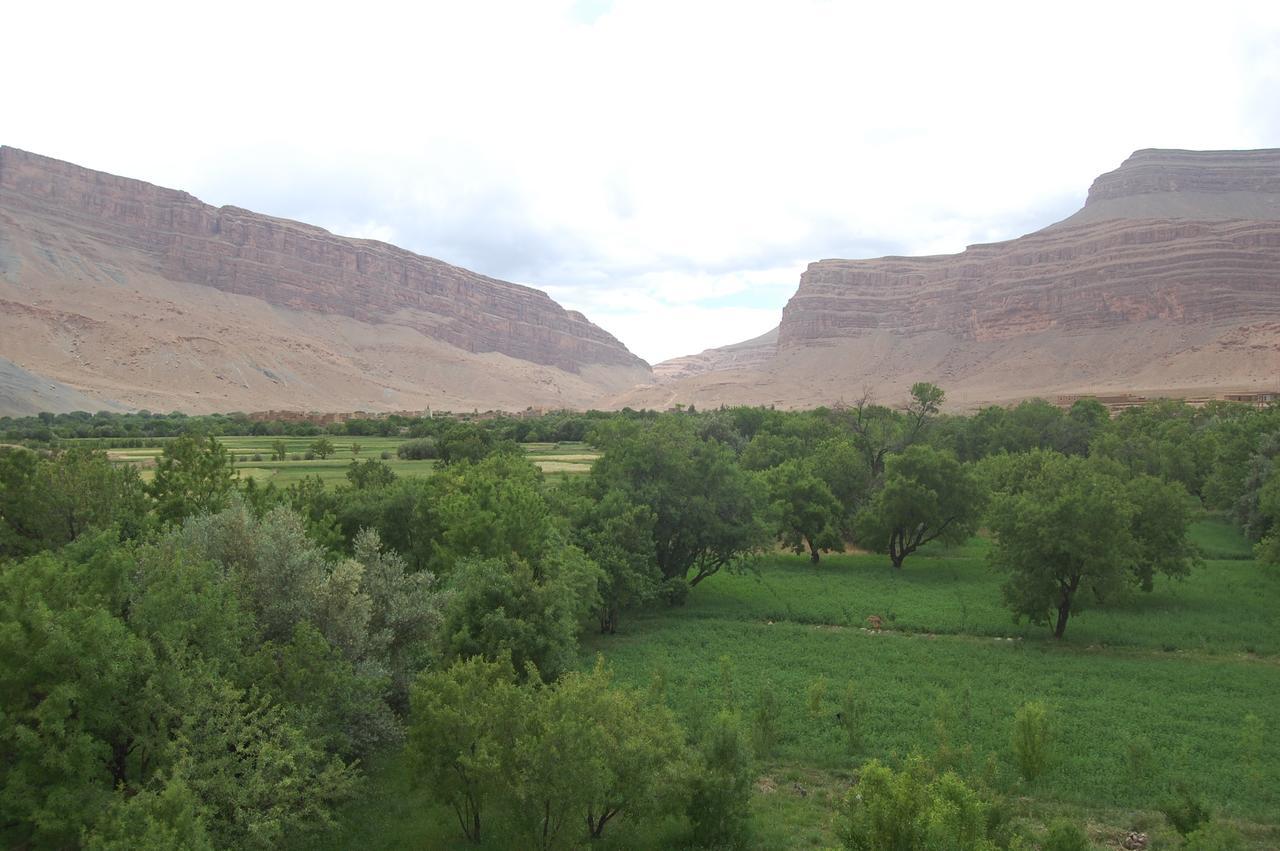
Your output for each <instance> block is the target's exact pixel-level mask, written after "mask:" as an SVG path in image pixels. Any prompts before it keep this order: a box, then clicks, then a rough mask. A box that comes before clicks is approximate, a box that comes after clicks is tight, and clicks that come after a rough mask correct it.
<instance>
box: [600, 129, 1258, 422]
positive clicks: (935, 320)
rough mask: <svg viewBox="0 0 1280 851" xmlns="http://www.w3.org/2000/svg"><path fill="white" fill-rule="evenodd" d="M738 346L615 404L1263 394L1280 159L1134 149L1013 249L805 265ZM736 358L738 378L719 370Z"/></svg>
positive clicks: (732, 368)
mask: <svg viewBox="0 0 1280 851" xmlns="http://www.w3.org/2000/svg"><path fill="white" fill-rule="evenodd" d="M754 342H755V341H749V342H748V343H741V344H738V346H737V347H727V348H725V349H719V350H712V351H711V352H704V353H702V354H701V355H698V356H695V358H696V362H697V365H698V366H702V367H709V368H702V369H696V370H686V371H685V372H684V373H683V374H681V375H679V376H677V377H676V379H675V380H674V381H669V382H666V383H664V384H663V385H662V386H660V387H653V388H648V389H643V390H639V391H635V392H632V393H630V394H628V395H627V396H626V397H625V398H624V399H622V400H620V401H623V402H625V403H626V404H631V405H633V406H636V405H643V404H647V403H652V404H655V405H665V404H674V403H684V404H691V403H692V404H697V405H699V406H706V405H712V404H718V403H731V404H732V403H743V402H752V401H758V402H764V403H769V404H778V405H788V406H812V405H820V404H832V403H837V402H839V401H840V400H841V399H844V400H849V399H854V398H859V397H860V396H861V395H862V393H863V391H864V390H871V391H872V392H873V393H876V394H878V395H879V397H880V398H882V399H892V398H897V397H900V396H901V395H902V394H903V393H904V392H905V387H907V386H909V384H910V383H911V382H912V381H917V380H928V381H935V382H937V383H939V384H942V385H943V386H944V387H946V388H947V389H948V391H949V392H950V395H951V398H953V399H954V400H957V401H960V402H962V403H966V404H978V403H983V402H998V401H1012V400H1015V399H1018V398H1025V397H1028V396H1037V395H1053V394H1055V393H1088V392H1130V391H1139V392H1148V393H1154V394H1168V395H1205V394H1206V393H1209V394H1212V393H1213V392H1214V391H1215V390H1221V391H1225V390H1229V389H1230V390H1234V389H1254V388H1266V389H1275V388H1276V387H1278V386H1280V150H1262V151H1167V150H1143V151H1138V152H1136V153H1135V154H1133V155H1132V156H1131V157H1130V158H1129V159H1127V160H1126V161H1125V162H1124V163H1123V164H1122V165H1121V167H1120V168H1118V169H1116V170H1115V171H1113V172H1109V173H1107V174H1104V175H1102V176H1101V177H1099V178H1098V179H1097V180H1096V181H1095V182H1094V184H1093V187H1092V188H1091V190H1090V192H1089V197H1088V201H1087V202H1086V204H1085V207H1084V208H1083V209H1082V210H1081V211H1080V212H1079V213H1077V214H1075V215H1073V216H1071V217H1070V218H1068V219H1066V220H1064V221H1062V222H1059V223H1057V224H1055V225H1051V226H1049V227H1047V228H1045V229H1043V230H1041V231H1038V232H1036V233H1032V234H1030V235H1028V236H1024V237H1021V238H1019V239H1015V240H1011V241H1008V242H1000V243H993V244H989V245H975V246H971V247H969V248H968V249H966V250H965V251H964V252H962V253H960V254H954V255H943V256H932V257H882V258H877V259H869V260H823V261H820V262H816V263H812V264H810V265H809V267H808V268H807V270H806V271H805V272H804V273H803V274H802V275H801V278H800V286H799V288H798V290H797V291H796V294H795V295H794V296H793V297H792V298H791V300H790V301H789V302H788V303H787V305H786V307H785V309H784V310H783V313H782V320H781V323H780V325H779V327H778V331H777V344H776V348H775V349H774V350H773V351H772V352H770V353H767V355H765V356H762V354H763V353H762V352H761V350H760V349H759V347H753V346H752V344H753V343H754ZM739 347H747V348H748V350H751V351H753V360H754V362H753V363H751V364H749V365H745V364H743V363H741V362H738V363H735V362H734V360H733V358H732V357H731V354H730V353H731V352H732V351H733V350H734V349H735V348H739ZM682 360H690V359H682ZM676 363H679V361H677V362H676Z"/></svg>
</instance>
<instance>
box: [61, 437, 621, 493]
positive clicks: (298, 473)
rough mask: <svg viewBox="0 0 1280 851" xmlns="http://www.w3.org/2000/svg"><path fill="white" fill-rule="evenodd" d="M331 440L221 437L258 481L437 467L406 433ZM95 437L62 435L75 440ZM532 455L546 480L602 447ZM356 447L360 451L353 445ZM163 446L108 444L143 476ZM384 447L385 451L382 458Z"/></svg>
mask: <svg viewBox="0 0 1280 851" xmlns="http://www.w3.org/2000/svg"><path fill="white" fill-rule="evenodd" d="M326 437H327V439H328V440H329V442H330V443H331V444H333V448H334V454H333V455H331V456H329V457H328V458H323V459H321V458H311V459H308V458H306V454H307V451H308V450H309V449H310V448H311V444H312V443H314V442H315V441H316V439H317V438H316V437H270V436H259V437H222V438H218V442H219V443H221V444H222V445H223V446H225V447H226V449H227V452H228V453H229V454H230V455H231V456H232V457H233V458H234V459H235V467H236V472H237V473H238V474H239V475H240V477H241V478H252V479H253V480H254V481H255V482H257V483H258V484H260V485H265V484H267V483H268V482H270V483H272V484H275V485H276V486H277V487H288V486H289V485H291V484H293V483H295V482H299V481H301V480H302V479H304V478H306V477H307V476H318V477H319V478H320V479H321V481H323V482H324V483H325V484H326V485H327V486H329V487H335V486H337V485H339V484H345V483H346V481H347V467H348V465H350V463H351V462H352V461H363V460H365V459H367V458H373V459H377V460H381V461H383V462H384V463H385V464H387V466H389V467H390V468H391V469H392V471H393V472H394V473H395V474H396V475H397V476H405V477H413V476H425V475H427V474H429V473H430V472H431V471H432V470H433V469H434V468H435V462H434V461H406V460H403V459H400V458H397V457H396V448H397V447H399V446H400V444H402V443H404V442H405V440H406V439H407V438H403V437H347V436H342V435H326ZM277 440H282V441H284V444H285V447H286V451H287V456H288V457H287V459H286V460H284V461H274V460H272V444H273V443H275V441H277ZM78 442H84V443H88V444H90V445H92V444H93V443H94V441H92V440H88V441H74V440H69V441H64V443H65V444H68V445H75V444H76V443H78ZM521 447H522V448H523V449H524V451H525V454H526V455H528V456H529V459H530V460H531V461H533V462H534V463H535V464H537V465H538V467H539V468H541V470H542V471H543V473H545V474H546V476H547V479H548V481H552V482H554V481H556V480H558V479H561V478H563V477H565V476H572V475H577V474H580V473H586V472H587V471H589V470H590V469H591V462H592V461H594V460H595V459H596V458H597V457H598V456H599V453H597V452H595V451H594V450H592V449H591V448H590V447H589V446H587V445H586V444H585V443H525V444H521ZM357 448H358V450H359V451H358V452H357V451H355V450H356V449H357ZM162 451H163V447H160V446H148V447H142V448H136V449H110V450H108V454H109V455H110V457H111V458H112V459H113V460H115V461H117V462H119V463H127V464H137V465H138V466H139V471H140V473H141V475H142V478H143V479H144V480H148V481H149V480H150V479H151V477H152V476H153V475H154V467H155V462H156V458H158V457H159V455H160V453H161V452H162ZM383 453H386V455H387V457H386V458H383V457H382V455H383Z"/></svg>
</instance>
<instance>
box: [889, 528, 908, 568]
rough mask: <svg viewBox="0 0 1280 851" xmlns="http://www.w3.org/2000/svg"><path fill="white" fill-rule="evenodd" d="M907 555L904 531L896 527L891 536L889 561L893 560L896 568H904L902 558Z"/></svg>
mask: <svg viewBox="0 0 1280 851" xmlns="http://www.w3.org/2000/svg"><path fill="white" fill-rule="evenodd" d="M906 557H907V549H906V546H905V545H904V541H903V532H902V530H901V529H894V530H893V534H892V535H890V536H889V561H891V562H893V569H894V570H902V560H903V559H905V558H906Z"/></svg>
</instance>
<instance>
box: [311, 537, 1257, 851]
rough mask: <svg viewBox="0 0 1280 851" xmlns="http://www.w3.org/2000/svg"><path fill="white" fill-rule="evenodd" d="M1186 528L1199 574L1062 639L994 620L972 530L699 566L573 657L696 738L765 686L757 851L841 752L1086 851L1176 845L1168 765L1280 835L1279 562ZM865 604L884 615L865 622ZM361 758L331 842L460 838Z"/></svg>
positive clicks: (666, 826) (1073, 627) (662, 830)
mask: <svg viewBox="0 0 1280 851" xmlns="http://www.w3.org/2000/svg"><path fill="white" fill-rule="evenodd" d="M1194 534H1195V537H1196V539H1197V541H1198V542H1199V543H1200V544H1201V546H1202V548H1203V549H1204V550H1205V552H1206V553H1207V555H1208V556H1209V558H1208V560H1207V561H1206V563H1205V565H1204V566H1203V567H1202V568H1201V569H1200V570H1199V571H1197V572H1195V573H1193V575H1192V576H1191V577H1190V578H1189V579H1187V580H1185V581H1183V582H1168V581H1165V582H1161V583H1159V584H1158V585H1157V588H1156V590H1155V592H1153V593H1151V594H1135V595H1134V596H1133V597H1131V598H1129V599H1126V600H1123V601H1114V602H1113V603H1112V605H1110V606H1108V607H1107V608H1099V609H1095V610H1092V611H1087V612H1085V613H1083V614H1082V615H1080V616H1079V617H1078V619H1073V620H1072V621H1071V623H1070V625H1069V627H1068V629H1067V637H1066V639H1065V640H1064V641H1062V642H1060V643H1059V642H1054V641H1053V640H1052V639H1051V638H1049V636H1048V631H1047V630H1046V629H1045V628H1043V627H1036V626H1031V625H1027V624H1023V625H1021V626H1019V625H1015V624H1013V623H1012V622H1011V620H1010V618H1009V615H1008V613H1007V612H1006V611H1005V610H1004V609H1003V608H1002V607H1001V605H1000V595H999V585H1000V577H999V576H997V575H995V574H993V572H992V571H991V569H990V568H989V567H988V565H987V562H986V559H985V553H986V549H987V546H988V544H987V542H986V541H985V540H983V539H981V538H975V539H973V540H971V541H970V542H969V543H968V544H966V545H964V546H963V547H958V548H954V549H951V550H945V549H933V550H928V551H924V552H921V553H918V554H916V555H914V556H912V557H911V558H908V560H907V562H906V564H905V566H904V568H903V569H902V571H900V572H895V571H893V570H892V568H891V567H890V566H889V565H888V563H887V559H884V558H883V557H880V556H871V555H848V556H846V555H832V556H828V557H825V558H824V559H823V560H822V563H821V564H819V565H817V566H813V565H810V564H809V562H808V559H807V558H806V557H798V556H797V557H792V556H789V555H785V556H773V557H769V558H767V559H766V560H764V561H763V562H762V563H761V564H760V565H759V566H758V568H757V569H756V570H755V571H753V572H749V573H746V574H740V575H718V576H714V577H712V578H710V579H708V580H707V581H706V582H704V583H702V584H701V585H700V586H698V587H697V588H696V589H694V591H693V593H692V594H691V595H690V598H689V601H688V603H687V605H685V606H683V607H681V608H676V609H665V610H659V611H655V612H652V613H646V614H643V615H639V616H635V617H633V618H632V619H630V620H629V621H624V623H623V625H622V628H621V630H620V632H619V633H618V634H617V635H613V636H594V637H590V638H589V639H588V640H587V641H585V643H584V649H583V664H584V665H587V664H590V663H591V660H592V659H593V658H594V656H595V655H596V654H597V653H599V654H603V655H604V657H605V659H606V660H607V662H608V664H609V666H610V668H611V669H612V670H613V671H614V672H615V674H616V677H617V679H619V680H620V681H622V682H626V683H631V684H634V685H638V686H643V687H653V683H654V680H655V678H657V679H658V680H659V682H660V683H661V684H662V685H661V688H662V689H663V690H664V692H665V695H666V699H667V700H668V701H669V703H670V704H671V705H672V706H673V707H674V708H675V710H676V712H677V714H678V715H679V716H680V718H681V720H682V721H683V723H684V724H685V725H686V727H687V728H688V729H689V730H690V731H691V732H692V733H694V734H696V733H697V732H698V729H699V726H700V725H701V724H702V723H705V721H706V719H709V718H710V717H711V716H712V715H713V714H714V712H715V711H716V710H717V709H718V708H719V707H720V705H721V704H722V703H723V702H725V701H726V700H728V701H732V702H733V703H734V704H735V705H736V708H738V709H739V710H741V711H742V713H743V714H744V716H746V717H748V718H749V717H750V715H751V713H752V712H753V711H754V709H755V706H756V701H757V698H758V695H759V694H760V693H761V691H762V690H763V689H765V688H766V687H768V688H771V689H772V690H773V692H774V694H775V695H776V696H777V698H778V700H779V702H780V704H781V708H782V735H781V739H780V743H779V746H778V748H777V751H776V753H775V754H773V756H772V757H771V758H769V759H766V760H764V761H762V763H761V765H760V767H759V771H758V774H759V777H758V781H757V784H756V788H757V794H756V796H755V800H754V804H753V807H754V822H755V824H754V835H755V837H756V843H757V847H759V848H761V849H764V848H770V849H772V848H784V847H786V848H815V849H816V848H824V847H830V846H832V845H834V844H835V843H836V841H837V840H836V835H835V831H834V828H835V823H834V820H835V818H836V814H837V807H838V802H839V800H840V798H841V797H842V796H843V794H844V792H845V790H847V789H848V787H849V786H850V785H851V783H852V781H853V779H854V776H855V772H856V769H857V767H858V766H859V765H861V764H862V763H863V762H864V761H865V760H867V759H869V758H871V757H879V758H881V759H887V760H890V761H892V760H895V759H897V758H900V757H902V756H904V755H906V754H907V753H909V752H911V751H913V750H919V751H921V752H923V753H925V754H926V755H930V756H934V757H935V758H938V759H940V760H942V761H946V762H949V763H950V764H952V765H954V766H955V767H956V768H957V769H958V770H961V771H963V772H964V773H966V774H967V775H969V776H970V777H972V778H974V779H975V780H976V781H978V782H982V783H986V784H989V785H990V786H991V787H992V788H994V789H996V790H998V791H1000V792H1002V793H1004V794H1005V795H1007V796H1008V799H1009V801H1010V806H1011V807H1012V808H1013V810H1014V812H1015V814H1016V816H1015V817H1017V818H1023V819H1027V820H1029V821H1031V822H1032V823H1036V824H1040V823H1044V822H1046V821H1047V820H1048V819H1049V818H1051V817H1055V816H1058V815H1066V816H1069V817H1071V818H1073V819H1074V820H1076V821H1078V822H1080V823H1083V824H1085V825H1086V826H1087V828H1088V831H1089V833H1090V835H1091V838H1092V839H1093V841H1094V842H1096V843H1097V844H1098V845H1100V846H1103V847H1116V848H1118V847H1119V842H1120V839H1121V838H1122V837H1123V835H1124V834H1125V832H1127V831H1130V830H1137V831H1143V832H1148V833H1151V834H1152V836H1153V838H1154V839H1156V840H1157V841H1158V840H1159V839H1160V838H1161V837H1165V838H1167V839H1168V840H1169V841H1168V842H1166V843H1165V844H1164V847H1174V848H1176V847H1177V843H1176V841H1175V840H1173V837H1174V834H1173V833H1172V832H1171V829H1170V828H1169V827H1168V826H1167V825H1166V824H1165V821H1164V818H1163V817H1162V816H1161V815H1160V814H1159V813H1158V811H1157V809H1156V804H1157V803H1158V801H1159V799H1160V798H1161V797H1162V796H1163V795H1164V794H1165V790H1166V789H1167V788H1168V786H1169V784H1170V783H1171V782H1173V781H1175V780H1185V781H1187V782H1189V783H1190V784H1191V786H1192V787H1193V788H1195V789H1196V790H1197V791H1198V792H1199V793H1200V794H1201V795H1203V797H1204V798H1205V799H1206V801H1207V802H1208V803H1209V804H1210V806H1211V807H1212V808H1213V809H1214V810H1215V811H1216V812H1218V813H1220V814H1221V815H1223V816H1225V817H1226V818H1227V819H1229V820H1231V821H1233V822H1235V823H1236V825H1237V826H1238V827H1239V828H1240V829H1241V830H1242V831H1243V832H1244V833H1245V835H1246V836H1247V837H1248V838H1249V840H1250V843H1251V846H1252V847H1255V848H1258V849H1262V848H1275V847H1280V740H1278V739H1277V738H1276V737H1275V736H1274V735H1271V734H1270V733H1269V732H1268V731H1275V730H1277V729H1280V622H1278V621H1277V615H1276V612H1277V604H1278V603H1280V574H1278V573H1276V572H1274V571H1270V572H1268V571H1267V570H1265V569H1263V568H1261V567H1260V566H1259V565H1257V564H1256V563H1255V562H1254V561H1253V560H1252V559H1251V558H1250V557H1249V548H1248V545H1247V543H1246V542H1245V541H1244V540H1243V539H1241V538H1240V537H1239V535H1238V533H1236V532H1235V531H1234V529H1233V528H1232V527H1230V526H1229V525H1228V524H1226V523H1225V522H1223V521H1218V520H1214V519H1206V520H1204V521H1201V522H1200V523H1199V524H1197V526H1196V528H1195V530H1194ZM871 615H878V616H879V617H880V618H881V619H882V621H883V624H884V629H883V631H879V632H877V631H873V630H870V629H868V628H867V626H866V619H867V618H868V617H869V616H871ZM726 672H727V674H728V676H727V678H726ZM819 677H824V678H825V679H826V680H827V682H828V686H829V694H830V696H831V697H830V712H826V711H824V712H823V713H822V714H820V715H818V716H817V717H815V716H814V715H813V714H811V711H810V707H809V702H808V697H807V695H808V692H809V688H810V686H811V684H812V683H813V682H814V681H815V680H816V679H817V678H819ZM726 679H727V681H728V686H727V687H726ZM850 681H851V682H852V683H854V686H855V687H856V688H857V689H859V690H860V691H861V692H862V694H863V695H864V699H865V703H866V705H867V707H868V711H867V716H866V720H865V724H864V729H863V736H862V744H861V746H859V747H858V748H857V749H856V750H854V751H853V752H850V751H849V749H848V747H847V745H846V742H845V738H844V736H843V734H842V731H841V730H840V728H839V727H838V726H837V723H836V720H835V718H834V711H835V702H836V701H837V700H838V699H839V694H840V692H841V691H842V690H843V689H844V687H845V684H846V683H848V682H850ZM1029 700H1043V701H1045V702H1046V703H1047V704H1048V706H1049V708H1050V713H1051V719H1052V726H1053V729H1054V733H1055V744H1054V759H1053V762H1052V765H1051V767H1050V769H1049V771H1048V773H1047V774H1046V775H1045V776H1043V777H1041V778H1040V779H1039V780H1037V781H1036V782H1035V783H1033V784H1026V783H1024V782H1022V781H1020V780H1019V779H1018V778H1017V772H1016V771H1015V770H1014V767H1013V764H1012V761H1011V757H1010V744H1009V743H1010V733H1011V727H1012V722H1013V715H1014V712H1015V711H1016V710H1017V708H1018V707H1019V706H1020V705H1021V704H1022V703H1023V702H1025V701H1029ZM1248 715H1252V716H1254V717H1255V718H1257V719H1259V720H1260V722H1261V729H1262V731H1263V735H1262V736H1261V738H1260V740H1259V739H1258V738H1257V737H1256V736H1252V737H1251V736H1250V735H1248V734H1246V727H1247V724H1246V721H1245V718H1246V716H1248ZM828 716H831V717H828ZM1144 754H1146V755H1145V756H1144ZM370 769H371V770H370V774H371V776H370V782H369V792H368V794H367V795H366V797H365V798H364V799H363V800H362V801H361V802H359V803H358V804H356V805H353V806H352V807H351V808H350V809H349V810H348V812H347V814H346V822H345V824H344V826H343V829H342V830H341V831H340V833H339V834H338V835H336V836H335V837H333V842H334V845H333V847H363V848H370V849H373V848H403V847H418V848H451V847H456V846H457V844H458V843H457V839H456V832H457V828H456V825H454V824H453V823H452V814H451V813H449V812H447V811H445V810H443V809H442V808H439V807H437V806H434V805H433V804H431V802H429V801H426V800H424V799H423V798H422V797H421V795H420V793H417V792H415V791H414V790H413V788H412V784H411V782H410V778H409V777H408V772H407V768H406V766H405V765H404V763H403V761H402V760H401V759H400V758H399V757H398V756H388V757H387V758H386V760H385V761H383V762H380V763H378V764H375V765H373V766H371V767H370ZM610 830H611V832H613V833H614V836H613V837H612V839H611V840H610V841H609V842H606V843H604V845H603V846H602V847H607V848H623V847H626V848H640V847H646V848H671V847H680V845H681V844H682V842H683V839H682V837H683V834H684V830H685V827H684V825H682V824H680V823H679V822H678V821H677V820H668V821H664V822H658V823H655V824H647V825H630V824H626V823H619V824H617V825H616V826H612V825H611V828H610ZM495 841H498V839H496V838H495ZM494 847H504V846H503V845H502V844H501V842H499V844H498V845H495V846H494ZM1153 847H1154V846H1153Z"/></svg>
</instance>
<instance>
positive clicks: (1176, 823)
mask: <svg viewBox="0 0 1280 851" xmlns="http://www.w3.org/2000/svg"><path fill="white" fill-rule="evenodd" d="M1160 812H1162V813H1164V817H1165V818H1167V819H1168V820H1169V824H1171V825H1173V828H1174V830H1176V831H1178V833H1181V834H1182V835H1183V836H1187V835H1189V834H1191V833H1194V832H1195V831H1196V830H1197V829H1199V828H1200V827H1202V826H1203V825H1204V824H1205V823H1206V822H1208V821H1209V808H1208V807H1207V806H1205V803H1204V801H1203V800H1201V798H1200V796H1199V795H1197V794H1196V793H1195V791H1193V790H1192V788H1191V786H1190V785H1188V784H1187V783H1186V782H1185V781H1181V780H1180V781H1178V782H1176V783H1174V784H1173V789H1172V791H1171V792H1170V794H1169V797H1168V798H1166V799H1165V800H1164V801H1163V802H1162V803H1161V804H1160Z"/></svg>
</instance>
